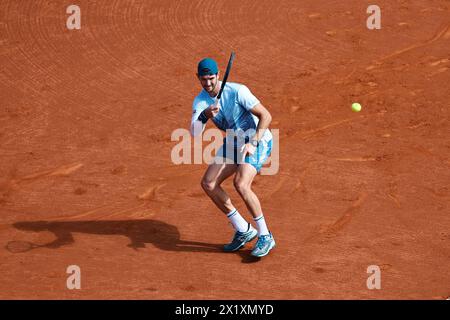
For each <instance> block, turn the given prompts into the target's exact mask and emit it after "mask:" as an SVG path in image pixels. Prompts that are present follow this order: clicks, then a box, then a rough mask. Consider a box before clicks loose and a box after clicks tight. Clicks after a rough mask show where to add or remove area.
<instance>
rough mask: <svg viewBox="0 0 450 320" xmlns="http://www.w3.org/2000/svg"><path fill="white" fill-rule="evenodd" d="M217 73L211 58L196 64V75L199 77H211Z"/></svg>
mask: <svg viewBox="0 0 450 320" xmlns="http://www.w3.org/2000/svg"><path fill="white" fill-rule="evenodd" d="M218 72H219V68H218V67H217V62H216V61H214V60H213V59H211V58H205V59H203V60H202V61H200V62H199V63H198V68H197V73H198V75H199V76H206V75H213V74H216V73H218Z"/></svg>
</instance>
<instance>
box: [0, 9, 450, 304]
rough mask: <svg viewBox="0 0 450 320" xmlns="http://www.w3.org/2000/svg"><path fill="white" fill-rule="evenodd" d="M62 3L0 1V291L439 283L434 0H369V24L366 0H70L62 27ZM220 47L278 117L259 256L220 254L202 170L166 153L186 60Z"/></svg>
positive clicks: (443, 104) (252, 292)
mask: <svg viewBox="0 0 450 320" xmlns="http://www.w3.org/2000/svg"><path fill="white" fill-rule="evenodd" d="M70 4H72V2H71V1H56V0H55V1H41V0H33V1H28V0H2V1H1V2H0V58H1V59H0V61H1V71H0V298H2V299H72V298H76V299H115V298H117V299H444V298H446V297H448V296H449V295H450V270H449V262H450V208H449V203H450V170H449V169H450V139H449V133H450V130H449V128H450V123H449V116H450V109H449V106H450V105H449V102H448V101H449V98H450V97H449V91H450V90H449V83H450V73H449V68H450V55H449V52H450V19H449V18H450V2H449V1H445V0H427V1H425V0H422V1H387V0H383V1H382V0H377V1H376V4H378V5H379V6H380V7H381V10H382V29H381V30H368V29H367V28H366V19H367V17H368V16H369V15H368V14H367V13H366V9H367V7H368V6H369V5H370V4H374V3H372V1H356V0H351V1H337V0H333V1H294V0H293V1H287V0H280V1H274V0H270V1H269V0H258V1H256V0H252V1H234V0H232V1H230V0H227V1H192V0H185V1H175V0H174V1H150V0H133V1H132V0H128V1H125V0H121V1H119V0H117V1H110V0H102V1H86V0H84V1H77V3H76V4H77V5H79V6H80V8H81V29H80V30H68V29H67V28H66V19H67V17H68V16H69V15H68V14H66V8H67V6H69V5H70ZM231 51H235V52H236V54H237V56H236V60H235V63H234V66H233V70H232V74H231V76H230V79H229V80H230V81H233V82H240V83H244V84H246V85H247V86H248V87H249V88H250V89H251V90H252V92H253V93H254V94H255V95H256V96H257V97H258V98H259V99H260V100H261V102H262V103H263V104H264V105H265V106H266V107H267V108H268V109H269V110H270V111H271V113H272V116H273V122H272V124H271V128H274V129H279V130H280V166H279V172H278V174H276V175H272V176H258V177H256V180H255V184H254V190H255V191H256V192H257V194H259V196H260V199H261V201H262V205H263V210H264V213H265V215H266V219H267V221H268V223H269V227H270V229H271V231H272V232H273V234H274V236H275V239H276V241H277V248H275V249H274V250H273V251H272V252H271V253H270V255H269V256H267V257H265V258H264V259H262V260H260V261H256V260H252V259H250V258H249V257H250V256H249V253H250V250H251V246H249V245H248V246H247V247H246V248H245V249H244V250H242V251H240V252H239V253H235V254H225V253H222V252H221V250H220V247H221V246H222V244H224V243H226V242H228V241H229V240H230V239H231V236H232V228H231V226H230V225H229V224H228V221H227V219H226V217H225V216H224V215H222V214H221V213H220V212H219V210H218V209H216V207H215V206H214V205H213V204H212V202H211V201H210V200H209V198H207V197H206V195H205V194H204V192H203V190H202V189H201V186H200V179H201V177H202V175H203V172H204V170H205V169H206V164H197V165H193V164H192V165H174V164H173V163H172V162H171V158H170V154H171V150H172V148H173V147H174V146H175V145H176V144H177V142H172V141H171V133H172V131H173V130H175V129H177V128H188V127H189V124H190V117H191V112H192V109H191V104H192V100H193V98H194V96H195V95H196V94H197V93H198V92H199V90H200V86H199V83H198V81H197V79H196V77H195V71H196V65H197V62H198V61H199V60H200V59H201V58H203V57H205V56H211V57H213V58H215V59H217V61H218V62H219V64H220V68H221V70H224V69H225V66H226V63H227V59H228V57H229V54H230V52H231ZM222 72H223V71H222ZM352 102H360V103H361V104H362V106H363V109H362V111H361V112H359V113H354V112H352V111H351V109H350V106H351V103H352ZM208 128H211V124H208ZM225 189H226V190H227V191H229V193H230V195H231V197H232V199H233V200H234V202H235V204H236V206H237V208H238V209H239V210H240V211H241V213H243V214H245V216H246V217H247V218H250V216H249V215H248V212H247V210H246V208H245V205H244V203H243V202H242V201H241V200H240V199H239V198H238V195H237V193H236V192H235V191H234V190H233V185H232V181H231V180H230V181H229V182H226V183H225ZM69 265H78V266H79V267H80V268H81V286H82V288H81V290H68V289H67V288H66V279H67V277H68V276H69V275H68V274H67V273H66V268H67V267H68V266H69ZM370 265H377V266H379V267H380V269H381V289H380V290H369V289H368V288H367V287H366V281H367V278H368V277H369V274H367V267H368V266H370Z"/></svg>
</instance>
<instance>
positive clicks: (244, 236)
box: [223, 223, 258, 252]
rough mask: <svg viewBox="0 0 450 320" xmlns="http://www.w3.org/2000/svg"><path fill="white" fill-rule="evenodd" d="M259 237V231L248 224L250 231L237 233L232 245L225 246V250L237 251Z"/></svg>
mask: <svg viewBox="0 0 450 320" xmlns="http://www.w3.org/2000/svg"><path fill="white" fill-rule="evenodd" d="M257 235H258V231H256V229H255V228H253V227H252V226H251V225H250V223H249V224H248V231H246V232H240V231H236V233H235V234H234V237H233V240H232V241H231V243H229V244H226V245H224V246H223V250H224V251H226V252H233V251H237V250H239V249H240V248H242V247H243V246H244V245H245V244H246V243H247V242H250V241H252V240H253V239H255V238H256V236H257Z"/></svg>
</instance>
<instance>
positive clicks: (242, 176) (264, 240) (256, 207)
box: [234, 163, 275, 258]
mask: <svg viewBox="0 0 450 320" xmlns="http://www.w3.org/2000/svg"><path fill="white" fill-rule="evenodd" d="M256 174H257V172H256V169H255V168H254V167H253V166H252V165H250V164H248V163H242V164H241V165H240V166H239V168H238V169H237V171H236V175H235V177H234V186H235V188H236V190H237V192H238V193H239V195H240V196H241V197H242V200H244V202H245V204H246V205H247V208H248V210H249V211H250V213H251V214H252V216H253V220H254V221H255V223H256V226H257V229H258V241H257V242H256V244H255V247H254V248H253V250H252V253H251V254H252V255H253V256H255V257H259V258H260V257H264V256H266V255H267V254H268V253H269V252H270V250H272V249H273V248H274V247H275V240H274V238H273V236H272V233H271V232H270V231H269V229H268V228H267V225H266V220H265V218H264V215H263V213H262V209H261V203H260V202H259V199H258V197H257V196H256V194H255V193H254V192H253V190H252V188H251V186H252V182H253V179H254V178H255V176H256Z"/></svg>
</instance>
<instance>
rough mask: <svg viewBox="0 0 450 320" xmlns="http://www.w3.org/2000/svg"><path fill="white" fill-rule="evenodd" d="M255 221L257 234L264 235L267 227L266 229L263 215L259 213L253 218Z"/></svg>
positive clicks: (267, 232)
mask: <svg viewBox="0 0 450 320" xmlns="http://www.w3.org/2000/svg"><path fill="white" fill-rule="evenodd" d="M253 220H255V222H256V228H257V229H258V236H264V235H267V234H269V229H267V225H266V219H264V215H263V214H261V215H260V216H259V217H256V218H253Z"/></svg>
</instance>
